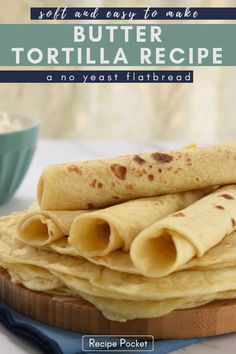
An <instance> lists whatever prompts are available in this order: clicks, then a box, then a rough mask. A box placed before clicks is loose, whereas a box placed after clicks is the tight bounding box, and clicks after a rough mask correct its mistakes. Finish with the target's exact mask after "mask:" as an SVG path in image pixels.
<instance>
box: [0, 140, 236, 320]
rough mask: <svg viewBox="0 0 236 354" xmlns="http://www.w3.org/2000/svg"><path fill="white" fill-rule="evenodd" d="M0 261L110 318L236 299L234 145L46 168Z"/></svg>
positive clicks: (37, 286)
mask: <svg viewBox="0 0 236 354" xmlns="http://www.w3.org/2000/svg"><path fill="white" fill-rule="evenodd" d="M0 266H1V267H3V268H5V269H6V270H7V271H8V273H9V274H10V276H11V280H12V282H15V283H18V284H23V285H24V286H25V287H27V288H28V289H31V290H35V291H43V292H47V293H50V294H55V295H57V296H62V297H63V296H66V297H68V296H73V297H77V296H79V297H82V298H84V299H86V300H88V301H89V302H91V303H92V304H94V305H95V306H96V307H97V308H98V309H99V310H101V311H102V313H103V314H104V316H105V317H107V318H108V319H110V320H117V321H126V320H130V319H135V318H151V317H158V316H163V315H165V314H167V313H169V312H171V311H173V310H176V309H186V308H191V307H196V306H200V305H202V304H206V303H209V302H211V301H213V300H216V299H230V298H234V297H236V143H230V144H225V145H218V146H212V147H207V148H191V149H182V150H179V151H171V152H152V153H141V154H137V155H129V156H121V157H117V158H114V159H105V160H98V161H84V162H79V163H70V164H63V165H52V166H48V167H46V168H45V170H44V171H43V174H42V176H41V177H40V179H39V183H38V189H37V203H35V204H34V205H32V206H31V207H30V208H29V209H28V210H26V211H22V212H20V213H13V214H11V215H9V216H5V217H2V218H0ZM62 299H63V298H62Z"/></svg>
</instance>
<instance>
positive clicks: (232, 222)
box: [231, 218, 236, 227]
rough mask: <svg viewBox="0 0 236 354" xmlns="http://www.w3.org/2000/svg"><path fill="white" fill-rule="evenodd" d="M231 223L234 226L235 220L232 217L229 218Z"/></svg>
mask: <svg viewBox="0 0 236 354" xmlns="http://www.w3.org/2000/svg"><path fill="white" fill-rule="evenodd" d="M231 224H232V226H233V227H235V225H236V221H235V220H234V218H231Z"/></svg>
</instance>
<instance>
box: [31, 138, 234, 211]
mask: <svg viewBox="0 0 236 354" xmlns="http://www.w3.org/2000/svg"><path fill="white" fill-rule="evenodd" d="M230 183H236V143H231V144H225V145H216V146H212V147H206V148H191V149H183V150H178V151H170V152H150V153H141V154H138V155H128V156H121V157H117V158H113V159H106V160H97V161H84V162H80V163H70V164H68V163H67V164H62V165H51V166H48V167H46V168H45V170H44V171H43V174H42V176H41V178H40V180H39V183H38V189H37V198H38V202H39V205H40V207H41V209H48V210H79V209H94V208H101V207H106V206H110V205H114V204H118V203H120V202H124V201H127V200H131V199H137V198H143V197H153V196H157V195H161V194H168V193H176V192H182V191H188V190H192V189H200V188H205V187H207V186H213V185H225V184H230Z"/></svg>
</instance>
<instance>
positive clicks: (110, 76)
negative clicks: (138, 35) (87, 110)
mask: <svg viewBox="0 0 236 354" xmlns="http://www.w3.org/2000/svg"><path fill="white" fill-rule="evenodd" d="M13 82H18V83H19V82H20V83H39V82H40V83H55V82H57V83H58V82H60V83H83V84H86V83H129V84H130V83H144V82H145V83H157V84H158V83H192V82H193V71H191V70H156V71H147V70H145V71H139V70H133V71H132V70H130V71H129V70H117V71H115V70H109V71H104V70H99V71H95V70H83V71H82V70H76V71H73V70H17V71H16V70H4V71H3V70H2V71H0V83H13Z"/></svg>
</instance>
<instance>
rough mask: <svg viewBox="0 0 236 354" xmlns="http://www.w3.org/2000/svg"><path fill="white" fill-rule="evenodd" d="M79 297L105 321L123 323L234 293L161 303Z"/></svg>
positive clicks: (230, 296) (159, 314) (221, 293)
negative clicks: (99, 313) (100, 313)
mask: <svg viewBox="0 0 236 354" xmlns="http://www.w3.org/2000/svg"><path fill="white" fill-rule="evenodd" d="M80 296H81V297H83V298H84V299H85V300H87V301H89V302H91V303H92V304H93V305H94V306H96V307H97V308H98V309H99V310H100V311H101V312H102V314H103V316H104V317H106V318H107V319H109V320H111V321H120V322H125V321H127V320H134V319H137V318H154V317H160V316H164V315H167V314H168V313H170V312H172V311H174V310H180V309H189V308H193V307H198V306H202V305H204V304H207V303H209V302H211V301H214V300H221V299H233V298H235V297H236V291H225V292H219V293H214V294H211V295H207V296H196V297H192V298H185V297H182V298H176V299H167V300H163V301H129V300H121V301H119V300H114V299H107V298H102V297H97V296H92V295H88V294H84V293H82V292H81V293H80Z"/></svg>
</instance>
